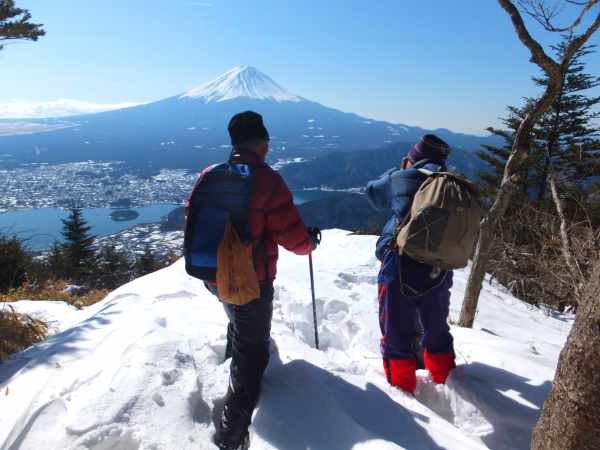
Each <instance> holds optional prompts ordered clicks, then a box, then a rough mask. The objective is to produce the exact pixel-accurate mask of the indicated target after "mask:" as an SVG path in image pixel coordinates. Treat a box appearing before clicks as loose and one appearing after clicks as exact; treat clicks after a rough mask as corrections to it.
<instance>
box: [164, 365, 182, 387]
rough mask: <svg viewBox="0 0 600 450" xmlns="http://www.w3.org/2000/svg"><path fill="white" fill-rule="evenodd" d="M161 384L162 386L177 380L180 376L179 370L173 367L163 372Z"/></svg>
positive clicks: (169, 384)
mask: <svg viewBox="0 0 600 450" xmlns="http://www.w3.org/2000/svg"><path fill="white" fill-rule="evenodd" d="M161 375H162V384H163V386H171V385H173V384H175V383H176V382H177V380H179V378H180V377H181V370H179V369H173V370H168V371H165V372H163V373H162V374H161Z"/></svg>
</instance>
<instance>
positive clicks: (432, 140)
mask: <svg viewBox="0 0 600 450" xmlns="http://www.w3.org/2000/svg"><path fill="white" fill-rule="evenodd" d="M449 154H450V146H449V145H448V144H446V143H445V142H444V141H442V140H441V139H440V138H439V137H437V136H435V135H434V134H426V135H425V136H423V137H422V138H421V140H420V141H419V142H417V143H416V144H415V145H414V147H413V148H411V149H410V151H409V152H408V155H407V156H408V159H409V160H410V161H411V162H412V163H413V164H414V163H416V162H417V161H421V160H422V159H430V160H432V161H435V162H439V163H443V162H446V159H448V155H449Z"/></svg>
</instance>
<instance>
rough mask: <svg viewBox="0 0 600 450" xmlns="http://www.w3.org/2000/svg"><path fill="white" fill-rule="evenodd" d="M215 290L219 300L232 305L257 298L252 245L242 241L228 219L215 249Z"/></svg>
mask: <svg viewBox="0 0 600 450" xmlns="http://www.w3.org/2000/svg"><path fill="white" fill-rule="evenodd" d="M217 292H218V295H219V299H220V300H221V301H222V302H224V303H229V304H231V305H245V304H246V303H249V302H250V301H252V300H254V299H257V298H259V297H260V287H259V285H258V279H257V277H256V271H255V270H254V258H253V245H252V244H245V243H244V242H242V240H241V239H240V237H239V235H238V233H237V231H236V229H235V227H233V226H232V225H231V223H229V222H227V223H226V224H225V233H224V235H223V240H222V241H221V244H220V245H219V250H218V252H217Z"/></svg>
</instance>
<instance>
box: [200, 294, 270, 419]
mask: <svg viewBox="0 0 600 450" xmlns="http://www.w3.org/2000/svg"><path fill="white" fill-rule="evenodd" d="M207 287H208V288H209V290H210V291H211V292H212V293H213V294H215V290H216V289H214V288H213V287H212V286H210V285H209V286H207ZM223 306H224V308H225V313H226V314H227V317H228V318H229V325H228V327H227V350H226V358H227V357H230V356H231V368H230V383H229V392H228V398H227V402H232V403H234V404H236V405H238V406H239V407H241V408H243V409H245V410H248V411H249V412H250V414H251V413H252V411H253V410H254V408H255V407H256V404H257V403H258V398H259V396H260V385H261V381H262V377H263V374H264V372H265V369H266V368H267V364H268V363H269V338H270V335H271V318H272V316H273V284H272V283H268V284H264V285H261V287H260V297H259V298H257V299H256V300H252V301H251V302H250V303H248V304H246V305H242V306H239V305H229V304H226V303H224V304H223Z"/></svg>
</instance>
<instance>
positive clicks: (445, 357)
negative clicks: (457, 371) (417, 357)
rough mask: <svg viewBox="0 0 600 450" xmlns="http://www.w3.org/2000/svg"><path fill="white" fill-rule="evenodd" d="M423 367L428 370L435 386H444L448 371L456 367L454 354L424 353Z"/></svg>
mask: <svg viewBox="0 0 600 450" xmlns="http://www.w3.org/2000/svg"><path fill="white" fill-rule="evenodd" d="M423 356H424V359H425V367H427V370H429V373H430V374H431V378H432V379H433V381H434V382H436V383H437V384H444V383H445V382H446V380H447V379H448V375H450V371H451V370H452V369H454V368H455V367H456V363H455V362H454V353H453V352H448V353H429V352H428V351H425V352H424V355H423Z"/></svg>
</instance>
